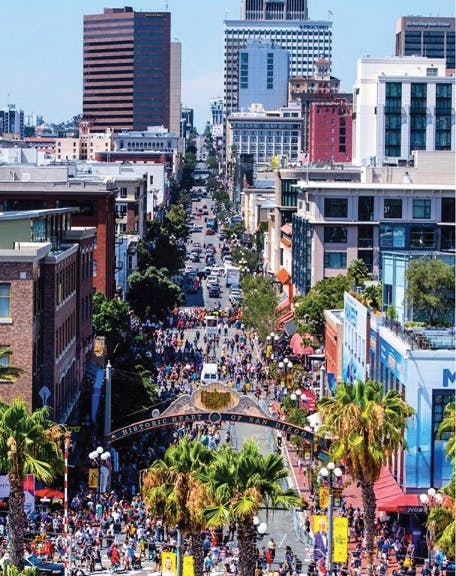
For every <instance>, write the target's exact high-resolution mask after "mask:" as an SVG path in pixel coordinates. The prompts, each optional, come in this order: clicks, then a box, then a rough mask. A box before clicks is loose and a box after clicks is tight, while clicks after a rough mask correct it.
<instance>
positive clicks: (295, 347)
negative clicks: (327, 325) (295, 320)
mask: <svg viewBox="0 0 456 576" xmlns="http://www.w3.org/2000/svg"><path fill="white" fill-rule="evenodd" d="M290 348H291V350H292V351H293V354H296V355H297V356H309V354H313V352H314V349H313V348H312V346H305V345H304V341H303V339H302V336H301V334H298V333H297V332H296V333H295V334H293V336H292V337H291V339H290Z"/></svg>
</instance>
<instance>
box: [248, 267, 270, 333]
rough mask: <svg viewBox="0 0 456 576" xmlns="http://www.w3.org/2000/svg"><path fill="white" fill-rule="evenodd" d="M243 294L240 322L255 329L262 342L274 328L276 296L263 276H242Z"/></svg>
mask: <svg viewBox="0 0 456 576" xmlns="http://www.w3.org/2000/svg"><path fill="white" fill-rule="evenodd" d="M241 287H242V290H243V292H244V305H243V308H242V320H243V321H244V322H245V324H247V326H251V327H252V328H255V330H256V331H257V332H258V336H259V337H260V338H261V339H262V340H264V339H265V338H266V336H267V335H268V334H269V333H270V332H271V330H275V328H276V316H277V312H276V309H277V296H276V294H275V292H274V286H273V284H272V280H271V279H270V278H266V277H264V276H251V275H247V276H244V277H243V278H242V280H241Z"/></svg>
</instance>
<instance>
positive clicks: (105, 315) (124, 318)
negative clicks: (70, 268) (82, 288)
mask: <svg viewBox="0 0 456 576" xmlns="http://www.w3.org/2000/svg"><path fill="white" fill-rule="evenodd" d="M93 330H94V332H95V335H96V336H104V337H105V338H106V345H107V348H108V350H110V351H112V350H113V349H114V347H115V345H116V344H117V343H118V342H119V341H121V340H124V339H125V336H126V335H127V334H129V332H130V309H129V307H128V304H127V303H126V302H125V301H124V300H121V299H120V298H114V299H112V300H109V299H108V298H106V296H105V295H104V294H102V293H101V292H96V293H95V294H94V296H93Z"/></svg>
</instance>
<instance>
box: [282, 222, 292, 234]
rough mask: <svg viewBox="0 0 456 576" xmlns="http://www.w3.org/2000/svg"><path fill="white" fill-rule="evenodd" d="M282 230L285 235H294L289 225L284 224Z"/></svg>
mask: <svg viewBox="0 0 456 576" xmlns="http://www.w3.org/2000/svg"><path fill="white" fill-rule="evenodd" d="M280 230H281V231H282V232H283V233H284V234H287V235H288V236H291V234H292V233H293V228H292V226H291V224H289V223H287V224H284V225H283V226H281V227H280Z"/></svg>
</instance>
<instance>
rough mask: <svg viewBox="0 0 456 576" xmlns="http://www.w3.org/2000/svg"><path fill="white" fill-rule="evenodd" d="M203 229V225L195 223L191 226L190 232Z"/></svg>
mask: <svg viewBox="0 0 456 576" xmlns="http://www.w3.org/2000/svg"><path fill="white" fill-rule="evenodd" d="M202 231H203V227H202V226H199V225H198V224H194V225H193V226H192V227H191V228H190V232H202Z"/></svg>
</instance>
